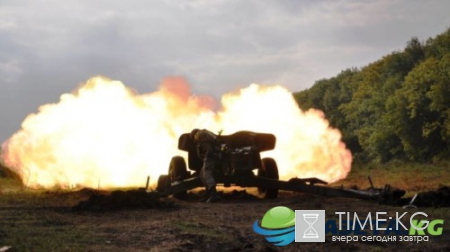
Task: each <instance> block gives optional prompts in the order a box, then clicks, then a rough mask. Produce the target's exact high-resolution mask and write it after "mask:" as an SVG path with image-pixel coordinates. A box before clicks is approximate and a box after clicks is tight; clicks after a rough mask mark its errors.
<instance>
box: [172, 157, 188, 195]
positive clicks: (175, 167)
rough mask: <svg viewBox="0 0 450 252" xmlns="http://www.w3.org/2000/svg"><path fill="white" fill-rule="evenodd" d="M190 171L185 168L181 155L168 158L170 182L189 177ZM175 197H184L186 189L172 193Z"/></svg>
mask: <svg viewBox="0 0 450 252" xmlns="http://www.w3.org/2000/svg"><path fill="white" fill-rule="evenodd" d="M189 175H190V173H189V172H188V171H187V168H186V161H184V158H183V157H180V156H175V157H173V158H172V159H171V160H170V165H169V178H170V183H173V182H177V181H183V180H185V179H187V178H189ZM173 196H174V197H175V198H177V199H186V198H187V191H183V192H180V193H176V194H174V195H173Z"/></svg>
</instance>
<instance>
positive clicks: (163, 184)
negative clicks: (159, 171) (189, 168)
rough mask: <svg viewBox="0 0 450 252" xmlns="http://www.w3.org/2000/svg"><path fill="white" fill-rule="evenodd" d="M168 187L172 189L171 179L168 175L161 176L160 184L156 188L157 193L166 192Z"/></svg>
mask: <svg viewBox="0 0 450 252" xmlns="http://www.w3.org/2000/svg"><path fill="white" fill-rule="evenodd" d="M168 187H170V178H169V176H167V175H161V176H159V178H158V184H157V186H156V191H158V192H164V191H165V190H166V189H167V188H168Z"/></svg>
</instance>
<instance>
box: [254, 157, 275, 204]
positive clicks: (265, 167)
mask: <svg viewBox="0 0 450 252" xmlns="http://www.w3.org/2000/svg"><path fill="white" fill-rule="evenodd" d="M261 164H262V165H261V168H259V169H258V177H262V178H270V179H276V180H278V179H279V176H278V166H277V163H276V162H275V160H274V159H273V158H263V159H262V160H261ZM258 191H259V193H260V194H261V195H262V197H263V198H264V199H276V198H277V197H278V189H272V188H262V187H258Z"/></svg>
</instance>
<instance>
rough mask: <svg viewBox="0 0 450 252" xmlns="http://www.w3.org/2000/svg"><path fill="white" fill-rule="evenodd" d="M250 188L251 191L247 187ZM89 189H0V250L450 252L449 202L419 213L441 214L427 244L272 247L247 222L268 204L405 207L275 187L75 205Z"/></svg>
mask: <svg viewBox="0 0 450 252" xmlns="http://www.w3.org/2000/svg"><path fill="white" fill-rule="evenodd" d="M249 190H250V189H249ZM93 193H95V192H93V191H91V190H82V191H75V192H39V193H37V192H36V193H30V192H16V193H2V194H0V250H1V248H2V247H3V246H10V247H11V248H10V249H9V250H7V251H300V250H301V251H450V242H449V241H450V233H449V228H450V227H449V223H448V222H447V221H450V219H449V216H450V214H449V208H439V209H435V208H425V209H413V210H409V211H411V212H415V211H425V212H426V213H428V214H429V219H445V221H446V223H444V232H443V235H441V236H430V241H428V242H421V243H416V242H361V241H360V242H351V243H345V242H337V241H335V242H333V241H331V236H327V238H326V242H325V243H291V244H290V245H288V246H285V247H276V246H274V245H272V244H270V243H269V242H267V241H266V240H265V239H264V237H262V236H260V235H258V234H256V233H254V232H253V229H252V224H253V223H254V221H255V220H260V219H261V218H262V217H263V215H264V214H265V212H266V211H267V210H269V209H270V208H272V207H275V206H286V207H289V208H291V209H293V210H308V209H325V210H326V215H327V217H326V218H327V219H329V218H334V217H335V216H336V215H335V213H334V212H337V211H352V212H358V214H361V216H362V215H365V216H366V215H367V213H368V212H376V211H386V212H388V214H389V215H390V216H395V212H404V211H406V210H404V209H402V208H400V207H392V206H385V205H379V204H378V203H375V202H369V201H364V200H358V199H346V198H327V197H322V196H316V195H309V194H301V193H290V192H281V193H280V196H279V198H278V199H275V200H264V199H260V198H257V197H255V196H253V195H252V194H254V193H255V192H254V191H251V190H250V191H249V194H248V193H243V192H238V193H237V192H236V191H234V192H233V191H232V190H227V191H226V192H225V194H223V195H222V197H223V199H222V200H221V201H220V202H217V203H214V204H207V203H201V202H198V194H199V193H198V192H197V193H194V194H191V197H190V198H189V199H187V200H183V201H181V200H178V199H173V198H167V199H163V202H165V203H167V204H163V205H161V206H159V207H156V208H150V209H130V208H125V209H121V210H108V209H94V210H92V209H91V210H88V211H86V210H79V209H78V210H75V209H74V208H73V206H75V205H77V204H78V203H79V202H80V201H83V200H86V199H88V198H89V197H91V196H92V194H93Z"/></svg>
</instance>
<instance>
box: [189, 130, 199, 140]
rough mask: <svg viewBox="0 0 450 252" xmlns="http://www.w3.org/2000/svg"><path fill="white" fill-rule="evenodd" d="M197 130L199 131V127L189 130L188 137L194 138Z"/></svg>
mask: <svg viewBox="0 0 450 252" xmlns="http://www.w3.org/2000/svg"><path fill="white" fill-rule="evenodd" d="M199 131H200V130H199V129H193V130H192V131H191V134H190V137H191V139H192V140H195V135H196V134H197V132H199Z"/></svg>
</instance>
